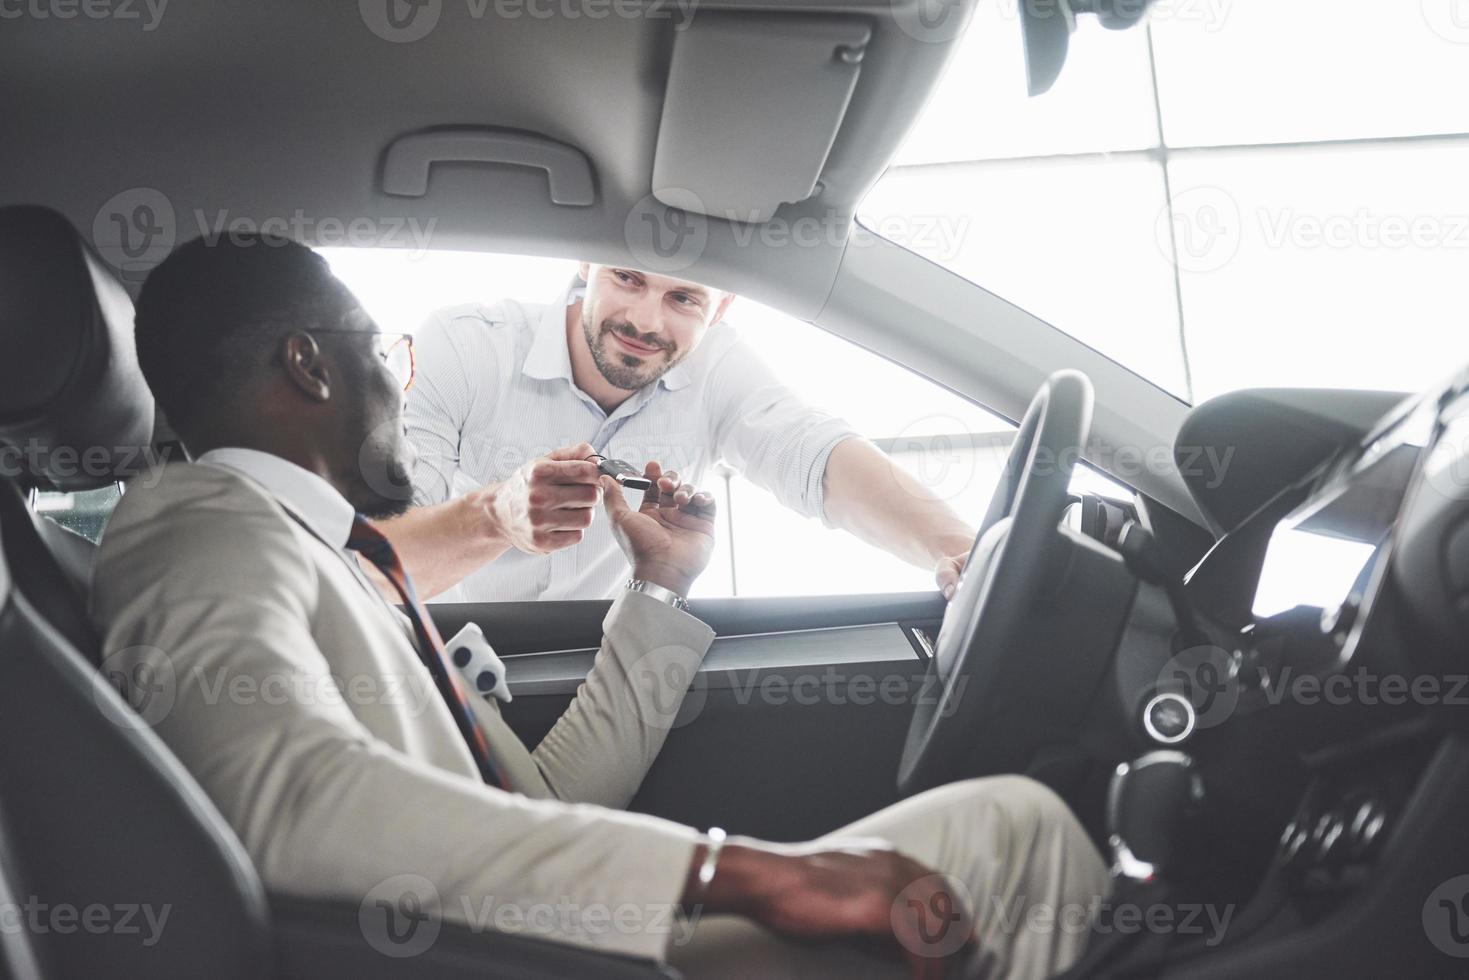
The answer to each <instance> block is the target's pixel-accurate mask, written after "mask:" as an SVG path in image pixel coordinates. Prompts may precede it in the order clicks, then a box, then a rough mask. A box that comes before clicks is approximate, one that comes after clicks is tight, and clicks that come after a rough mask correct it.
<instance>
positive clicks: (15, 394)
mask: <svg viewBox="0 0 1469 980" xmlns="http://www.w3.org/2000/svg"><path fill="white" fill-rule="evenodd" d="M0 351H3V356H0V475H3V476H8V477H15V478H19V479H20V480H21V481H23V482H27V483H32V484H36V485H39V486H42V487H50V488H53V489H57V490H86V489H90V488H93V487H99V486H105V485H106V484H108V483H113V482H115V481H117V480H121V479H126V478H127V477H129V476H132V475H134V474H136V473H141V472H144V471H145V469H146V467H147V455H148V452H149V448H150V442H151V437H152V434H153V395H152V394H151V393H150V392H149V391H148V385H147V384H146V383H145V382H144V381H143V375H142V373H141V372H140V371H139V370H138V358H137V354H136V352H135V350H134V347H133V304H132V301H131V300H130V299H129V298H128V295H127V293H126V292H125V291H124V290H123V288H122V285H121V283H119V282H118V281H117V280H116V279H115V278H114V277H113V276H112V274H111V273H110V272H109V271H108V270H107V269H106V267H105V266H103V264H102V262H101V260H100V259H98V258H97V256H96V255H95V254H94V253H93V252H92V251H91V250H90V249H89V248H88V247H87V245H86V243H84V242H83V241H82V239H81V236H80V235H78V234H77V232H76V229H74V228H73V227H72V226H71V224H70V223H69V222H68V221H67V220H66V219H65V218H63V217H62V216H61V215H59V214H57V213H56V212H55V211H52V210H50V209H49V208H42V207H32V206H16V207H5V208H0Z"/></svg>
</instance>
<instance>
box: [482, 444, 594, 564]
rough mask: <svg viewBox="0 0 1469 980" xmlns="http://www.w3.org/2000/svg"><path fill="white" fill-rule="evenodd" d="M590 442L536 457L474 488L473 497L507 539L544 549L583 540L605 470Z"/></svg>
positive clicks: (536, 551)
mask: <svg viewBox="0 0 1469 980" xmlns="http://www.w3.org/2000/svg"><path fill="white" fill-rule="evenodd" d="M595 452H596V450H595V449H593V448H592V447H591V445H589V444H588V443H585V442H584V443H581V444H580V445H577V446H567V447H565V448H563V449H557V450H553V451H552V452H550V453H548V454H547V455H545V456H540V457H537V458H536V459H533V460H531V461H530V462H528V463H526V464H525V465H524V466H522V467H520V469H518V470H516V471H515V472H514V473H512V474H511V475H510V476H509V477H507V478H506V479H504V480H502V481H500V482H499V483H494V484H490V485H489V486H487V487H484V488H482V489H481V490H479V491H476V493H475V496H476V497H477V498H478V499H477V500H476V501H474V502H475V503H477V504H478V505H479V506H480V507H482V508H483V511H484V513H485V516H486V517H487V518H488V523H489V524H490V525H491V526H493V527H494V528H495V530H496V531H497V532H498V533H499V534H500V535H501V536H502V537H503V538H504V540H505V541H506V543H508V544H509V545H510V546H511V547H513V548H516V549H518V550H520V551H524V552H525V553H527V554H531V555H546V554H550V553H551V552H553V551H559V550H561V549H562V548H567V547H570V546H571V545H574V544H578V543H580V541H581V539H582V535H583V534H585V533H586V530H587V528H589V527H591V526H592V517H593V516H594V515H595V514H596V512H597V511H596V507H597V504H599V503H601V502H602V485H601V474H600V473H599V472H598V471H597V464H596V463H593V462H590V461H589V460H588V459H587V457H588V456H591V455H592V454H594V453H595Z"/></svg>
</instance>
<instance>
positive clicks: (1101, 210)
mask: <svg viewBox="0 0 1469 980" xmlns="http://www.w3.org/2000/svg"><path fill="white" fill-rule="evenodd" d="M1016 3H1017V0H981V3H980V7H979V11H978V13H977V14H976V16H975V18H974V20H973V22H972V24H971V26H970V28H969V31H968V34H967V35H966V36H965V38H963V39H962V41H961V42H960V45H959V48H958V50H957V51H956V52H955V54H954V56H953V62H952V64H951V66H950V67H949V69H948V70H947V73H946V75H945V76H944V79H943V81H942V83H941V85H940V88H939V90H938V91H937V92H936V93H935V94H934V96H933V97H932V99H931V101H930V103H929V104H928V106H927V107H926V108H925V110H924V112H923V113H922V115H921V116H920V117H919V119H918V120H917V121H916V122H915V125H914V128H913V130H912V133H911V134H910V136H909V139H908V141H907V144H906V145H905V146H904V147H903V148H902V149H901V150H900V151H899V152H898V154H897V156H896V157H895V159H894V161H893V165H892V167H890V169H889V170H888V172H887V173H886V175H885V176H884V177H883V178H882V179H881V180H880V181H879V182H878V183H877V185H876V186H875V187H874V189H873V190H872V192H871V193H870V194H869V195H868V198H867V200H866V201H864V202H863V204H862V207H861V210H860V213H859V220H860V221H862V223H863V224H865V225H867V226H868V227H869V228H872V229H874V230H877V231H879V232H883V231H885V230H886V231H889V232H891V230H892V229H900V228H912V227H925V228H926V227H931V226H941V227H945V228H947V229H948V230H949V234H947V235H946V236H944V237H943V239H942V241H940V240H938V239H936V238H934V237H933V236H928V238H926V239H924V240H914V241H903V240H901V239H900V238H898V237H897V236H896V235H895V236H894V240H895V241H898V243H899V244H903V245H906V246H907V247H909V248H912V249H913V250H914V251H916V252H918V253H919V254H922V255H924V256H925V257H927V258H929V259H931V260H932V261H934V262H937V263H939V264H941V265H944V266H946V267H948V268H950V269H953V270H954V271H955V272H957V273H959V274H961V275H963V276H965V277H966V278H968V279H970V280H971V281H973V282H975V283H978V284H979V285H981V286H983V287H985V288H986V289H988V290H990V291H991V292H994V293H996V294H997V295H999V296H1002V297H1004V298H1005V299H1008V300H1010V301H1011V302H1012V303H1015V304H1016V305H1017V306H1020V307H1021V308H1023V309H1025V310H1027V311H1029V312H1031V313H1034V314H1035V315H1036V316H1038V317H1039V318H1040V319H1042V320H1044V321H1046V322H1047V323H1049V324H1051V325H1053V326H1055V327H1057V328H1059V329H1061V330H1063V331H1065V332H1066V333H1068V334H1070V335H1071V336H1073V337H1075V338H1077V339H1078V340H1080V341H1082V342H1083V343H1085V344H1087V345H1088V346H1090V347H1092V348H1094V349H1096V350H1097V351H1099V352H1101V353H1102V354H1105V355H1106V356H1108V357H1110V358H1112V359H1114V360H1116V361H1118V362H1119V363H1121V364H1123V365H1124V366H1126V367H1128V368H1130V369H1131V370H1133V371H1135V372H1137V373H1138V374H1140V375H1141V376H1143V377H1144V378H1147V379H1148V380H1150V381H1152V382H1153V383H1155V384H1157V385H1159V386H1160V387H1162V388H1164V389H1165V390H1167V391H1169V392H1171V393H1173V394H1175V395H1177V396H1179V397H1180V398H1182V399H1184V400H1185V401H1190V402H1198V401H1202V400H1203V399H1206V398H1209V397H1212V396H1214V395H1218V394H1221V393H1224V392H1227V391H1232V390H1236V389H1239V388H1245V387H1257V386H1269V385H1280V386H1293V387H1359V388H1374V389H1383V390H1397V391H1411V390H1416V389H1419V388H1421V387H1423V386H1425V385H1427V384H1429V383H1431V382H1432V381H1433V380H1435V379H1436V378H1438V377H1440V376H1441V375H1443V374H1444V373H1445V372H1446V371H1448V370H1450V369H1452V367H1453V366H1454V365H1455V364H1462V363H1464V362H1465V361H1469V331H1466V330H1465V329H1464V326H1463V324H1464V320H1465V317H1466V311H1469V202H1466V199H1465V197H1464V194H1463V180H1462V175H1463V174H1464V173H1465V172H1466V164H1469V135H1466V134H1469V100H1466V99H1465V98H1464V97H1463V93H1464V92H1465V91H1469V3H1466V2H1465V0H1407V2H1403V3H1391V4H1389V3H1381V2H1379V0H1291V2H1290V3H1279V2H1272V0H1219V2H1215V0H1200V2H1183V3H1180V2H1172V0H1158V2H1157V3H1155V5H1154V7H1153V9H1152V12H1151V14H1150V19H1149V23H1148V24H1147V25H1146V26H1143V27H1139V28H1135V29H1132V30H1126V31H1107V30H1104V29H1102V28H1101V27H1100V26H1099V25H1098V24H1097V22H1096V20H1095V18H1092V17H1089V16H1082V17H1081V18H1080V19H1079V27H1078V30H1077V31H1076V33H1075V34H1074V35H1073V36H1072V38H1071V55H1070V57H1069V59H1068V61H1067V64H1066V66H1065V68H1064V69H1063V71H1062V73H1061V76H1060V78H1059V79H1058V81H1057V83H1056V85H1055V87H1054V88H1053V89H1052V90H1051V91H1050V92H1048V93H1046V94H1045V95H1042V96H1039V97H1037V98H1033V99H1032V98H1026V97H1025V96H1024V94H1023V86H1024V71H1023V59H1022V57H1021V51H1022V47H1021V40H1020V35H1019V28H1018V20H1017V18H1016V16H1015V9H1016ZM1016 157H1024V159H1023V160H1020V159H1015V158H1016ZM915 219H922V220H921V221H920V220H915Z"/></svg>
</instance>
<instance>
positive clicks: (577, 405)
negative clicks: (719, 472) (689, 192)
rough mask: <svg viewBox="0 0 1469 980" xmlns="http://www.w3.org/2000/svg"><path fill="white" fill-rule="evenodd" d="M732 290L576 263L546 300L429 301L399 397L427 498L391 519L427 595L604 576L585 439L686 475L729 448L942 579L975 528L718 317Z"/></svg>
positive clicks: (800, 507) (597, 495) (514, 595)
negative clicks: (404, 402)
mask: <svg viewBox="0 0 1469 980" xmlns="http://www.w3.org/2000/svg"><path fill="white" fill-rule="evenodd" d="M734 299H735V297H734V295H733V294H731V293H727V292H722V291H720V290H717V289H710V288H708V287H705V286H702V285H699V284H698V283H693V282H688V281H686V280H681V279H672V278H669V277H667V276H660V275H653V274H651V273H646V272H640V271H637V270H634V269H629V268H621V267H616V266H599V265H590V264H586V263H583V265H582V267H581V274H580V277H579V279H578V281H577V282H575V283H573V284H572V285H571V286H570V287H569V288H568V289H567V291H566V292H565V293H563V294H562V295H561V296H559V297H558V298H557V299H556V300H555V301H554V302H552V303H551V304H549V305H545V306H538V305H529V304H522V303H518V302H514V301H507V302H504V303H501V304H499V305H496V306H483V305H478V304H474V305H468V306H461V307H454V308H450V309H445V310H440V311H438V312H437V313H435V314H434V315H433V316H432V317H431V318H430V319H429V321H428V323H427V324H426V325H424V327H423V328H422V329H421V330H420V331H419V332H418V333H417V334H416V335H415V336H414V340H415V344H416V350H417V358H418V373H417V381H416V382H415V384H414V387H413V389H412V390H411V391H410V392H409V395H408V409H407V419H408V431H409V437H410V439H411V440H412V441H413V444H414V447H415V448H416V449H417V451H418V465H417V469H416V470H415V473H414V478H413V482H414V500H415V503H417V504H419V505H420V506H419V507H418V508H417V509H415V510H413V511H411V512H409V513H408V514H407V515H405V516H403V517H400V518H397V519H396V520H393V521H390V522H386V523H385V524H384V530H385V531H386V532H387V534H388V535H389V537H390V538H392V540H393V543H394V545H395V546H396V547H397V548H398V550H399V551H400V552H401V553H402V554H403V556H404V561H405V562H406V563H407V565H408V567H409V568H410V569H411V570H412V571H413V573H414V575H415V578H417V579H419V580H420V581H421V583H422V588H423V589H424V591H425V593H427V594H428V595H440V596H441V598H445V599H457V600H460V601H490V600H497V601H505V600H512V599H537V598H543V599H587V598H602V597H605V596H608V595H610V594H612V593H613V592H614V591H615V589H616V588H617V587H618V586H619V585H621V584H622V582H623V581H625V580H626V579H627V576H628V567H627V562H626V561H625V559H624V558H623V556H622V554H621V553H620V552H619V551H618V549H617V546H616V543H615V540H614V537H613V533H612V529H611V528H610V527H609V526H608V525H607V523H606V522H605V521H598V520H597V518H596V510H597V507H598V504H599V502H600V500H601V495H602V492H603V491H602V488H601V485H600V483H599V479H600V477H599V473H598V471H597V466H596V463H595V461H592V460H589V457H592V456H594V455H601V456H607V457H613V458H620V459H624V460H627V461H629V462H631V463H632V464H633V465H634V466H635V467H638V468H641V467H642V466H643V465H644V463H645V462H646V461H648V460H659V461H661V462H662V463H663V465H664V466H665V467H666V468H668V469H670V470H672V471H674V472H675V473H676V474H677V477H678V479H679V480H680V481H682V482H688V483H693V484H698V483H700V482H701V481H702V480H703V478H704V476H705V474H706V473H707V472H708V470H709V468H710V466H712V465H713V464H714V463H715V462H716V461H719V460H723V461H725V462H726V463H728V464H730V465H731V466H733V467H734V468H735V469H736V470H738V471H739V472H741V473H743V474H744V475H745V476H746V477H748V478H749V479H750V480H751V481H753V482H754V483H756V484H757V485H759V486H761V487H763V488H764V489H766V490H768V491H770V492H771V493H773V494H774V495H775V496H776V498H777V499H779V500H780V502H781V503H783V504H784V505H785V506H787V507H789V508H791V509H792V510H794V511H796V512H798V513H800V514H804V515H806V516H808V517H814V518H817V519H820V520H823V521H825V522H826V523H827V524H828V525H831V526H834V527H839V528H842V529H844V530H847V531H849V532H851V533H853V534H855V535H857V536H858V537H859V538H861V539H863V540H865V541H867V542H869V543H871V544H873V545H876V546H878V547H880V548H882V549H884V550H886V551H888V552H890V553H891V554H893V555H895V556H897V557H898V558H901V559H904V560H906V561H909V562H911V563H913V564H916V565H919V566H921V567H925V568H931V569H933V571H934V574H935V578H936V580H937V583H938V586H939V588H940V589H942V590H943V591H944V593H945V595H948V594H950V593H951V592H952V589H953V587H954V585H955V584H956V583H957V582H958V578H959V574H960V572H961V571H962V569H963V565H964V561H965V559H966V557H967V556H968V553H969V548H970V545H971V544H972V543H973V540H974V530H973V528H971V527H969V526H968V525H967V524H966V523H965V522H964V521H963V520H961V519H960V518H959V516H958V515H957V514H956V513H955V512H954V511H953V509H952V508H950V507H949V506H948V504H946V503H945V502H943V501H942V500H940V499H939V498H938V497H936V496H935V495H934V494H933V493H931V492H930V491H929V490H928V489H927V488H925V487H924V486H923V485H922V484H921V483H919V481H918V480H916V479H914V478H913V477H912V476H911V475H910V474H909V473H908V472H907V471H905V470H903V469H902V468H901V467H899V466H897V465H896V464H894V463H893V462H892V461H891V460H889V459H888V457H887V456H886V455H884V454H883V452H882V451H881V450H879V449H878V448H877V447H876V446H874V445H873V444H872V443H871V442H869V441H867V440H866V439H863V438H861V437H860V436H858V434H857V433H856V432H854V431H852V429H851V428H850V427H849V426H848V425H847V424H846V423H845V422H844V421H842V420H841V419H839V418H836V417H834V416H831V415H827V414H826V413H824V412H821V411H819V410H818V409H815V408H813V407H811V406H809V405H807V404H806V403H805V402H804V401H802V399H801V398H800V397H799V396H798V395H796V393H795V392H793V391H791V390H790V389H789V388H788V387H786V386H785V385H783V384H781V383H780V381H778V380H777V378H776V375H775V374H774V372H772V371H771V369H770V368H769V367H768V366H767V365H766V363H765V362H764V360H763V359H762V358H761V357H760V355H759V353H757V352H756V351H755V350H753V349H752V347H751V345H749V344H748V343H746V342H745V341H743V340H742V339H741V338H740V336H739V333H738V331H737V330H736V329H735V328H734V327H732V326H730V325H729V324H727V323H725V322H724V316H725V313H726V311H727V310H728V309H729V307H730V304H731V303H732V302H733V301H734ZM461 580H462V584H461ZM456 586H457V587H456ZM450 589H452V591H449V592H447V593H446V590H450Z"/></svg>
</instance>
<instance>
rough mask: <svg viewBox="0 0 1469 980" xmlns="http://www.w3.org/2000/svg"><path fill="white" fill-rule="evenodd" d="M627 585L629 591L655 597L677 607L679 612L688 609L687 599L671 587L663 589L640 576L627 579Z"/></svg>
mask: <svg viewBox="0 0 1469 980" xmlns="http://www.w3.org/2000/svg"><path fill="white" fill-rule="evenodd" d="M627 587H628V590H629V591H630V592H641V593H642V594H643V595H645V596H648V597H649V598H652V599H657V600H658V601H659V602H663V603H667V604H668V605H670V606H672V607H673V608H675V609H677V610H678V611H679V612H688V611H689V600H687V599H685V598H684V597H683V596H681V595H679V594H678V593H677V592H675V591H673V590H672V589H665V588H664V587H663V586H661V585H656V584H654V583H652V582H649V581H646V580H644V579H640V578H635V579H630V580H628V583H627Z"/></svg>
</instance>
